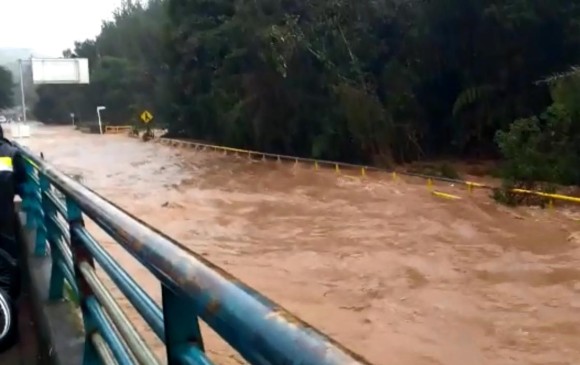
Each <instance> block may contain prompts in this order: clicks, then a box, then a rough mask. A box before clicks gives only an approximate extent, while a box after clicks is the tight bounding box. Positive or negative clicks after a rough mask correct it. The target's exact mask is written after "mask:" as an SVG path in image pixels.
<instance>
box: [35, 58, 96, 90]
mask: <svg viewBox="0 0 580 365" xmlns="http://www.w3.org/2000/svg"><path fill="white" fill-rule="evenodd" d="M31 61H32V80H33V82H34V84H88V83H89V60H88V59H86V58H33V59H32V60H31Z"/></svg>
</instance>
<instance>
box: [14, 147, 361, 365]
mask: <svg viewBox="0 0 580 365" xmlns="http://www.w3.org/2000/svg"><path fill="white" fill-rule="evenodd" d="M17 146H18V148H19V149H20V151H21V152H22V154H23V155H24V157H25V158H26V159H27V160H29V161H30V162H31V163H32V164H33V165H34V166H35V168H36V169H37V171H38V173H39V175H42V176H44V177H45V178H46V179H47V180H48V181H49V182H50V184H52V185H53V186H54V187H56V188H57V189H58V190H60V191H61V192H62V193H63V194H64V195H65V196H67V197H68V198H70V199H72V200H73V201H74V202H75V203H76V204H77V205H78V207H79V208H80V209H81V211H82V213H84V214H85V215H86V216H88V217H89V218H91V219H92V220H93V221H94V222H95V223H97V225H99V226H100V227H101V228H102V229H103V230H104V231H105V232H107V233H109V235H111V236H112V237H113V238H115V239H116V240H117V241H118V243H119V244H120V245H121V246H122V247H123V248H124V249H125V250H126V251H127V252H129V253H130V254H131V255H132V256H133V257H134V258H136V259H137V260H138V261H139V262H140V263H141V264H143V265H144V266H145V267H146V268H147V269H148V270H149V271H151V273H153V274H154V275H155V277H156V278H157V279H158V280H159V281H160V282H161V283H162V285H163V290H164V293H165V291H166V290H169V291H170V292H172V293H174V294H176V295H178V296H181V297H184V298H186V299H187V300H188V301H189V303H190V308H189V310H190V311H195V314H196V315H197V316H198V317H199V318H201V319H203V320H204V321H205V322H206V323H207V324H208V325H209V326H210V327H212V328H213V329H214V330H215V331H216V332H217V333H218V334H220V336H221V337H222V338H223V339H224V340H226V341H227V342H228V343H229V344H230V345H231V346H232V347H233V348H234V349H236V350H237V351H238V352H239V353H240V354H241V355H242V356H243V357H244V358H246V360H248V361H249V362H250V363H255V364H290V363H294V364H366V363H367V362H366V360H364V359H363V358H362V357H361V356H359V355H357V354H355V353H353V352H351V351H350V350H348V349H346V348H345V347H344V346H342V345H340V344H339V343H337V342H335V341H334V340H332V339H330V338H329V337H327V336H326V335H324V334H322V333H321V332H319V331H318V330H316V329H314V328H313V327H312V326H310V325H308V324H306V323H305V322H303V321H302V320H300V319H298V318H297V317H296V316H294V315H292V314H290V313H289V312H288V311H286V310H285V309H284V308H282V307H281V306H280V305H278V304H276V303H274V302H273V301H271V300H269V299H267V298H266V297H264V296H263V295H261V294H260V293H258V292H257V291H256V290H254V289H252V288H250V287H249V286H247V285H245V284H243V283H242V282H240V281H239V280H238V279H236V278H235V277H234V276H232V275H231V274H229V273H227V272H226V271H224V270H223V269H221V268H219V267H217V266H216V265H214V264H212V263H211V262H209V261H208V260H206V259H205V258H204V257H202V256H200V255H198V254H196V253H195V252H193V251H191V250H189V249H187V248H186V247H184V246H183V245H181V244H180V243H178V242H176V241H175V240H173V239H171V238H170V237H168V236H166V235H164V234H163V233H162V232H159V231H158V230H156V229H155V228H153V227H151V226H149V225H148V224H146V223H144V222H143V221H141V220H140V219H139V218H137V217H134V216H132V215H131V214H130V213H128V212H126V211H125V210H123V209H122V208H120V207H118V206H117V205H115V204H113V203H112V202H110V201H108V200H107V199H105V198H104V197H102V196H100V195H99V194H97V193H96V192H94V191H92V190H91V189H89V188H87V187H85V186H84V185H82V184H80V183H79V182H77V181H75V180H74V179H72V178H70V177H68V176H67V175H66V174H64V173H62V172H60V171H59V170H58V169H56V168H55V167H54V166H52V165H51V164H49V163H47V162H46V161H44V160H42V159H40V158H38V157H37V156H36V155H35V154H34V153H33V152H31V151H30V150H29V149H28V148H26V147H24V146H21V145H17ZM71 227H72V226H71ZM71 229H72V228H71ZM75 265H78V263H76V262H75ZM168 293H169V292H168ZM168 295H169V294H168ZM164 301H165V299H164ZM133 304H134V303H133ZM166 317H167V315H166ZM165 324H166V328H165V331H166V332H167V330H168V329H167V318H166V320H165ZM192 325H193V324H192ZM158 335H159V333H158ZM168 346H169V345H168ZM199 348H201V350H203V344H200V346H199Z"/></svg>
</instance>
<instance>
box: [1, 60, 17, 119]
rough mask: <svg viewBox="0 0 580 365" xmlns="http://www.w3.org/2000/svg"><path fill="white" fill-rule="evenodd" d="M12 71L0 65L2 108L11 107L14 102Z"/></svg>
mask: <svg viewBox="0 0 580 365" xmlns="http://www.w3.org/2000/svg"><path fill="white" fill-rule="evenodd" d="M13 83H14V82H13V81H12V73H10V71H9V70H7V69H6V68H4V67H2V66H0V110H1V109H5V108H9V107H11V106H12V105H13V103H14V95H13V92H12V86H13Z"/></svg>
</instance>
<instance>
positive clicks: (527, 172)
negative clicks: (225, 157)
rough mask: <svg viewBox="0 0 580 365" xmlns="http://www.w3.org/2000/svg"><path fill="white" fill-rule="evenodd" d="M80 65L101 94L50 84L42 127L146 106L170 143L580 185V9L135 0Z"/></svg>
mask: <svg viewBox="0 0 580 365" xmlns="http://www.w3.org/2000/svg"><path fill="white" fill-rule="evenodd" d="M73 55H76V56H78V57H87V58H89V62H90V64H91V68H92V70H91V77H92V84H91V85H89V86H79V87H72V88H71V87H69V86H43V87H40V88H39V89H38V94H39V102H38V103H37V105H36V108H35V114H36V116H37V117H38V118H39V119H41V120H44V121H51V120H52V121H66V120H68V115H69V113H71V112H75V113H76V114H77V115H79V116H80V118H81V119H84V120H87V119H89V120H90V119H94V116H93V115H94V113H95V112H94V109H95V106H96V105H106V106H107V110H106V112H105V119H106V120H107V121H109V122H111V123H122V124H127V123H128V122H135V123H137V116H138V113H139V112H140V111H141V110H143V109H149V110H151V111H152V112H153V113H154V115H155V117H156V119H155V123H157V125H159V124H160V123H162V124H164V126H167V127H168V128H169V135H170V136H178V137H186V138H195V139H201V140H207V141H211V142H214V143H219V144H226V145H231V146H237V147H245V148H249V149H257V150H265V151H270V152H278V153H284V154H293V155H299V156H313V157H317V158H326V159H335V160H344V161H349V162H364V163H372V164H381V165H389V164H393V163H401V162H408V161H414V160H418V159H424V158H438V157H450V156H452V157H459V158H464V157H469V158H497V157H503V158H504V160H505V166H504V167H503V168H502V170H501V174H502V176H503V177H504V178H506V180H508V181H525V182H535V181H538V180H542V181H548V182H555V183H567V184H580V174H579V172H578V169H577V166H579V164H578V162H579V161H580V147H579V146H580V144H579V143H577V142H579V138H580V127H579V126H580V119H579V118H580V112H579V109H580V81H579V76H578V74H579V73H580V72H577V70H576V69H573V68H572V67H573V65H577V64H580V3H579V2H577V1H570V0H551V1H545V0H501V1H496V2H489V1H483V0H439V1H423V0H383V1H364V0H363V1H361V0H328V1H310V0H284V1H281V0H252V1H249V0H195V1H191V0H151V1H150V2H149V4H148V5H147V6H142V5H139V4H136V3H134V2H131V1H126V2H125V3H124V4H123V5H122V7H121V8H120V9H119V10H118V12H117V13H116V15H115V17H114V20H113V21H112V22H107V23H105V24H104V25H103V29H102V32H101V34H100V35H99V36H98V37H97V38H96V39H95V40H86V41H84V42H80V43H77V44H76V47H75V49H74V50H71V51H67V52H65V56H69V57H70V56H73ZM571 68H572V69H571ZM563 72H567V74H561V73H563ZM441 174H443V175H455V173H454V171H453V170H452V169H450V168H449V167H442V171H441Z"/></svg>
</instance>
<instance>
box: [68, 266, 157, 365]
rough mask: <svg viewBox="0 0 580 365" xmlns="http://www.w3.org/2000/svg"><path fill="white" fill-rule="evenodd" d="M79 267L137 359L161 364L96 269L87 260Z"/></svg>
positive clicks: (141, 361)
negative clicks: (102, 281)
mask: <svg viewBox="0 0 580 365" xmlns="http://www.w3.org/2000/svg"><path fill="white" fill-rule="evenodd" d="M79 269H80V271H81V273H82V274H83V276H84V278H85V279H86V281H87V283H88V284H89V286H90V287H91V289H93V292H94V294H95V296H96V297H97V298H98V299H99V302H100V303H101V305H102V306H103V308H104V309H105V310H106V312H107V313H108V314H109V316H110V317H111V321H112V322H113V323H114V324H115V327H116V328H117V330H118V331H119V333H120V334H121V336H122V337H123V339H125V341H126V342H127V345H128V347H129V349H130V350H131V352H132V353H133V355H134V356H135V357H136V358H137V360H138V361H139V362H140V363H141V364H147V365H156V364H160V361H159V360H158V359H157V357H156V356H155V354H153V352H152V351H151V350H150V349H149V347H148V346H147V344H146V343H145V341H144V340H143V339H142V338H141V336H140V335H139V333H138V332H137V330H136V329H135V327H134V326H133V324H132V323H131V321H130V320H129V318H127V316H126V315H125V313H124V312H123V310H122V309H121V307H120V306H119V304H118V303H117V301H116V300H115V299H114V298H113V297H112V296H111V294H110V293H109V291H108V290H107V289H106V288H105V286H104V285H103V283H101V281H100V280H99V278H98V277H97V274H96V273H95V271H94V269H93V268H92V267H91V266H90V265H89V264H88V263H86V262H81V263H80V264H79Z"/></svg>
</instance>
